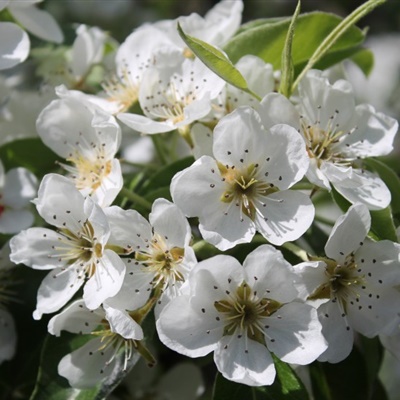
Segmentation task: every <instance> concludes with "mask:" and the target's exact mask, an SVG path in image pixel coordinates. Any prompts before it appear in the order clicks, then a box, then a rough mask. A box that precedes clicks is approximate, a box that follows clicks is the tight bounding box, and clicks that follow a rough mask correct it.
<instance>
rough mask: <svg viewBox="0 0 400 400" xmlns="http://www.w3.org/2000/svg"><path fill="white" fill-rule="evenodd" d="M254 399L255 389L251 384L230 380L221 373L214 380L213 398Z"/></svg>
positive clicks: (225, 399) (220, 399) (221, 399)
mask: <svg viewBox="0 0 400 400" xmlns="http://www.w3.org/2000/svg"><path fill="white" fill-rule="evenodd" d="M244 399H246V400H252V399H254V396H253V390H252V388H251V387H250V386H246V385H241V384H240V383H236V382H232V381H228V380H227V379H225V378H224V377H223V376H222V375H221V374H220V373H218V374H217V376H216V378H215V382H214V388H213V395H212V400H244Z"/></svg>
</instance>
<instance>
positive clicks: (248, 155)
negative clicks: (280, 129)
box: [213, 107, 268, 166]
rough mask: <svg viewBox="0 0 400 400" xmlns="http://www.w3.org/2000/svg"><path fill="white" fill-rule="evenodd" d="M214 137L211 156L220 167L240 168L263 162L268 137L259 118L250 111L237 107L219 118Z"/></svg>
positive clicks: (247, 108) (249, 109)
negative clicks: (212, 154)
mask: <svg viewBox="0 0 400 400" xmlns="http://www.w3.org/2000/svg"><path fill="white" fill-rule="evenodd" d="M244 132H246V134H245V135H244V134H243V133H244ZM213 135H214V144H213V153H214V157H215V158H216V159H217V160H218V161H219V162H221V163H222V164H224V165H225V164H227V165H235V166H241V165H242V164H244V165H249V164H261V165H262V164H263V163H264V160H265V157H264V154H265V149H267V148H268V137H267V133H266V132H265V131H264V129H263V128H262V126H261V123H260V117H259V116H258V114H257V113H256V112H255V111H254V110H253V109H252V108H250V107H240V108H238V109H236V110H235V111H233V112H232V113H231V114H229V115H227V116H226V117H224V118H222V119H221V120H220V122H219V123H218V124H217V126H216V127H215V128H214V134H213ZM241 160H242V161H241Z"/></svg>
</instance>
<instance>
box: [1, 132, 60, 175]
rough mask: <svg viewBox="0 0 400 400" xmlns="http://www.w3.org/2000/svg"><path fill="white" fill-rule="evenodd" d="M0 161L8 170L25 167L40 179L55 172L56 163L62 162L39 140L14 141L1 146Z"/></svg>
mask: <svg viewBox="0 0 400 400" xmlns="http://www.w3.org/2000/svg"><path fill="white" fill-rule="evenodd" d="M0 159H1V161H2V162H3V164H4V167H5V169H6V170H9V169H11V168H17V167H24V168H27V169H29V170H30V171H31V172H33V173H34V174H35V175H36V176H38V177H42V176H43V175H45V174H47V173H49V172H51V171H54V170H55V169H56V168H57V166H56V161H57V160H61V159H60V158H59V157H58V156H57V155H56V154H55V153H53V152H52V151H51V150H50V149H49V148H48V147H47V146H45V145H44V144H43V142H42V141H41V140H40V139H39V138H33V139H20V140H14V141H13V142H10V143H7V144H5V145H3V146H1V147H0Z"/></svg>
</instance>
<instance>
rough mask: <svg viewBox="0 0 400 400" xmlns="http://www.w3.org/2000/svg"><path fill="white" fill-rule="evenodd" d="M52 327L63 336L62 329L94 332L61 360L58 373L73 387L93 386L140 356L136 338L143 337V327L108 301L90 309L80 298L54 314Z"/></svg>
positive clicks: (49, 327)
mask: <svg viewBox="0 0 400 400" xmlns="http://www.w3.org/2000/svg"><path fill="white" fill-rule="evenodd" d="M48 329H49V332H50V333H51V334H52V335H56V336H60V334H61V331H68V332H71V333H77V334H78V333H79V334H91V335H92V336H93V338H92V339H90V340H89V341H88V342H87V343H86V344H84V345H83V346H82V347H79V348H78V349H77V350H75V351H73V352H72V353H70V354H67V355H66V356H64V357H63V358H62V359H61V361H60V363H59V364H58V373H59V374H60V375H61V376H63V377H65V378H67V379H68V382H69V384H70V385H71V386H72V387H76V388H88V387H93V386H95V385H97V384H98V383H99V382H100V381H102V380H105V379H107V378H108V377H109V376H111V375H112V374H113V373H115V372H116V371H118V370H121V369H124V370H126V369H127V366H128V363H129V364H130V365H133V364H134V363H136V361H137V360H138V359H139V355H138V353H137V352H136V351H135V348H136V347H137V344H136V341H138V340H141V339H143V331H142V328H141V327H140V326H139V325H138V324H137V322H135V320H134V319H132V317H131V316H130V315H129V314H128V313H127V312H126V311H124V310H122V309H118V308H112V307H109V306H107V305H104V307H103V308H99V309H96V310H89V309H88V308H87V307H86V306H85V303H84V301H83V300H77V301H75V302H73V303H72V304H70V305H69V306H68V307H67V308H65V309H64V310H63V311H62V312H61V313H59V314H58V315H56V316H54V317H53V318H52V319H51V320H50V322H49V326H48ZM120 351H123V357H120ZM121 359H123V362H122V363H121Z"/></svg>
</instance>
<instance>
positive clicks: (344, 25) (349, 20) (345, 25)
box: [292, 0, 386, 90]
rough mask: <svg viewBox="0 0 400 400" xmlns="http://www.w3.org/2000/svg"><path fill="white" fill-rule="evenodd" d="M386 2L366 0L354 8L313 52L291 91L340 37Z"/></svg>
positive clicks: (382, 0)
mask: <svg viewBox="0 0 400 400" xmlns="http://www.w3.org/2000/svg"><path fill="white" fill-rule="evenodd" d="M385 1H386V0H368V1H366V2H365V3H363V4H361V5H360V6H359V7H358V8H356V9H355V10H354V11H353V12H352V13H351V14H349V15H348V16H347V17H346V18H345V19H343V20H342V21H341V22H340V23H339V24H338V25H337V26H336V27H335V28H334V29H333V30H332V32H330V33H329V35H328V36H327V37H326V38H325V39H324V40H323V41H322V42H321V44H320V45H319V46H318V47H317V49H316V50H315V51H314V53H313V54H312V56H311V57H310V59H309V60H308V62H307V65H306V66H305V67H304V69H303V70H302V71H301V72H300V74H299V75H298V76H297V78H296V81H295V82H294V83H293V87H292V90H294V89H295V88H296V87H297V85H298V84H299V82H300V81H301V79H302V78H303V77H304V76H305V75H306V73H307V72H308V71H309V70H310V69H311V68H313V67H315V65H316V63H317V62H319V61H320V60H321V59H322V58H323V57H324V56H325V55H326V54H327V53H329V51H330V50H331V49H333V48H334V46H335V44H336V43H337V42H338V41H339V40H340V38H341V37H342V36H344V35H345V34H346V32H347V31H349V30H350V29H351V28H353V27H354V25H355V24H356V23H357V22H358V21H359V20H360V19H361V18H363V17H365V16H366V15H368V14H369V13H370V12H371V11H372V10H374V8H376V7H378V6H379V5H381V4H383V3H384V2H385Z"/></svg>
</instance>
